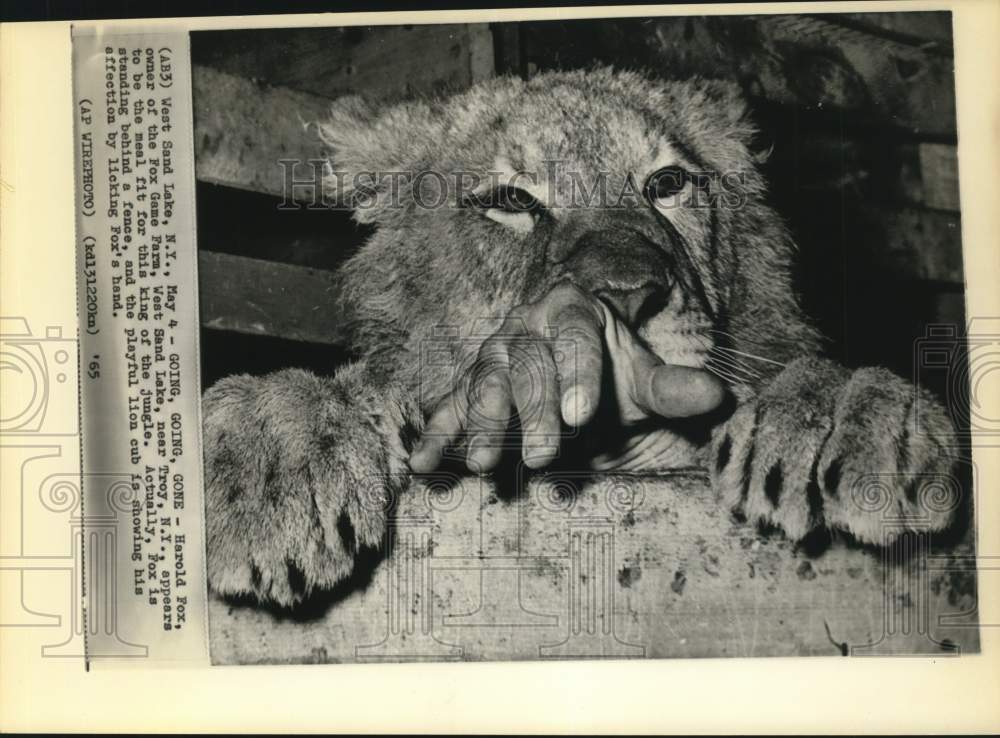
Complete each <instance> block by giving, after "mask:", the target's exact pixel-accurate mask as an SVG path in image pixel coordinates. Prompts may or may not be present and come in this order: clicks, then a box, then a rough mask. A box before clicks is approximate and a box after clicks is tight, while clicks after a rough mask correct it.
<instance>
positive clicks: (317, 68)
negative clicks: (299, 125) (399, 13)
mask: <svg viewBox="0 0 1000 738" xmlns="http://www.w3.org/2000/svg"><path fill="white" fill-rule="evenodd" d="M192 56H193V58H194V60H195V61H196V63H198V64H204V65H208V66H212V67H214V68H216V69H219V70H221V71H224V72H228V73H230V74H234V75H237V76H241V77H247V78H254V79H257V80H260V81H262V82H266V83H267V84H269V85H275V86H282V87H286V88H288V89H291V90H296V91H299V92H306V93H310V94H313V95H318V96H321V97H327V98H336V97H339V96H340V95H344V94H349V93H362V92H363V93H364V94H366V95H368V96H371V97H374V98H388V97H398V96H400V95H407V96H409V95H427V94H437V93H441V92H446V91H447V90H451V89H464V88H466V87H468V86H469V85H470V84H473V83H475V82H478V81H479V80H481V79H485V78H487V77H490V76H492V75H493V64H494V61H493V56H494V54H493V37H492V34H491V32H490V29H489V27H488V26H487V25H486V24H484V23H473V24H453V25H405V26H348V27H334V28H289V29H274V30H272V31H270V32H269V33H268V34H267V37H266V38H263V37H262V35H261V33H260V32H259V31H255V30H254V31H222V32H218V33H213V34H208V35H205V36H204V37H203V38H202V39H201V40H199V42H198V43H196V44H195V45H194V48H193V50H192Z"/></svg>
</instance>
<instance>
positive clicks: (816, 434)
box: [710, 359, 961, 543]
mask: <svg viewBox="0 0 1000 738" xmlns="http://www.w3.org/2000/svg"><path fill="white" fill-rule="evenodd" d="M915 399H917V400H919V402H915V401H914V400H915ZM954 439H955V434H954V429H953V426H952V424H951V422H950V420H949V419H948V417H947V415H946V413H945V411H944V409H943V408H942V407H941V406H940V404H939V403H938V402H937V401H936V400H934V399H933V398H932V397H931V396H930V395H928V394H926V393H925V392H923V391H921V390H917V389H915V388H914V387H913V386H912V385H910V384H909V383H907V382H904V381H903V380H901V379H900V378H898V377H897V376H895V375H894V374H892V373H890V372H889V371H887V370H884V369H860V370H857V371H855V372H853V373H851V372H849V371H847V370H845V369H843V368H841V367H839V366H837V365H836V364H834V363H832V362H828V361H824V360H820V359H800V360H797V361H795V362H793V363H792V364H789V365H788V367H787V368H786V369H785V370H784V371H783V372H782V373H781V374H780V375H778V377H776V378H775V380H774V381H773V382H772V383H771V384H770V385H768V386H767V387H766V388H765V389H764V391H763V392H762V393H761V394H760V395H759V396H758V397H757V398H756V400H755V401H753V402H751V403H748V404H746V405H744V406H742V407H740V408H739V409H737V411H736V412H735V413H734V414H733V416H732V417H731V418H730V419H729V421H728V422H727V423H726V425H725V426H724V427H723V428H722V429H720V431H719V432H717V433H716V434H715V437H714V440H713V445H712V455H711V457H710V473H711V474H712V476H713V483H714V487H715V489H716V491H717V493H718V494H719V495H720V496H721V497H722V499H723V500H724V502H725V504H726V505H727V506H728V507H729V508H730V509H731V510H732V511H733V512H734V513H735V514H737V515H742V516H744V517H745V518H746V519H748V520H749V521H750V522H753V523H763V524H769V525H774V526H777V527H779V528H781V529H782V530H784V532H785V533H786V534H787V535H788V536H789V537H790V538H792V539H795V540H799V539H802V538H803V537H805V536H806V534H808V533H810V532H811V531H812V530H814V529H816V528H819V527H827V528H831V529H838V530H843V531H847V532H848V533H850V534H852V535H853V536H854V537H856V538H857V539H859V540H861V541H865V542H868V543H885V542H887V540H888V537H891V536H892V535H895V534H896V533H898V532H899V531H900V530H902V529H907V528H909V529H919V530H940V529H942V528H945V527H947V526H948V524H949V523H950V522H951V521H952V519H953V517H954V513H955V510H956V508H957V507H958V503H959V501H960V497H961V494H960V485H959V484H958V483H957V482H956V481H955V478H954V476H953V474H952V466H953V458H954V457H953V456H952V454H951V452H950V449H951V448H953V446H954Z"/></svg>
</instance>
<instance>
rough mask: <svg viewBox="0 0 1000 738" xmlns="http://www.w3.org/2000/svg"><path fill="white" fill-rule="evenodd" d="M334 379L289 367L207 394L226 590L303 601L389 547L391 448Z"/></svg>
mask: <svg viewBox="0 0 1000 738" xmlns="http://www.w3.org/2000/svg"><path fill="white" fill-rule="evenodd" d="M331 381H333V380H329V379H323V378H319V377H316V376H314V375H311V374H308V373H306V372H302V371H298V370H288V371H283V372H277V373H275V374H272V375H269V376H267V377H262V378H258V377H249V376H239V377H228V378H226V379H224V380H223V381H221V382H219V383H218V384H216V385H215V386H214V387H212V388H211V389H210V390H208V392H206V394H205V398H204V448H205V473H206V478H205V483H206V507H207V511H206V513H207V514H206V520H207V525H208V529H207V534H208V546H207V550H208V575H209V584H210V586H211V587H212V589H213V590H214V591H216V592H218V593H219V594H222V595H226V596H234V597H248V596H249V597H252V598H254V599H256V600H258V601H261V602H269V603H272V604H275V605H278V606H280V607H293V606H295V605H297V604H299V603H300V602H302V601H303V600H306V599H307V598H309V597H310V595H312V594H313V593H314V592H317V591H322V590H329V589H330V588H332V587H333V586H335V585H336V584H337V583H338V582H340V581H342V580H343V579H345V578H346V577H348V576H349V575H350V573H351V572H352V570H353V568H354V560H355V558H356V555H357V552H358V551H359V549H360V548H361V547H379V546H380V545H381V542H382V539H383V536H384V532H385V528H386V508H387V503H388V500H389V499H390V491H389V489H388V488H387V480H388V479H389V477H388V475H385V474H378V470H379V469H381V468H383V467H384V466H385V463H386V462H385V456H386V453H385V445H386V444H385V441H384V439H383V438H382V437H381V436H380V434H379V433H377V432H376V431H375V429H371V428H370V423H369V424H368V425H369V428H368V429H366V428H365V426H364V425H363V424H361V423H359V422H357V421H358V419H357V418H356V417H354V415H355V414H356V413H354V412H352V408H351V406H350V404H348V403H344V402H340V401H338V398H339V397H341V396H342V393H338V392H336V391H332V390H334V389H335V388H331V387H330V386H329V384H330V382H331ZM347 428H351V431H350V432H346V431H347Z"/></svg>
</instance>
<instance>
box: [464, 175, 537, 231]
mask: <svg viewBox="0 0 1000 738" xmlns="http://www.w3.org/2000/svg"><path fill="white" fill-rule="evenodd" d="M467 202H468V203H469V204H472V205H475V206H477V207H479V208H482V210H483V211H484V215H485V216H486V217H487V218H489V219H490V220H494V221H496V222H497V223H500V224H501V225H505V226H507V227H509V228H513V229H514V230H516V231H521V232H524V233H526V232H527V231H530V230H531V229H532V228H534V227H535V220H536V218H537V216H538V212H539V210H540V209H541V207H542V206H541V203H539V202H538V200H537V199H535V198H534V197H533V196H532V195H531V194H529V193H527V192H525V191H524V190H522V189H520V188H519V187H508V186H506V185H501V186H500V187H496V188H494V189H492V190H490V191H488V192H482V193H478V194H475V195H472V196H471V197H470V198H469V199H468V200H467Z"/></svg>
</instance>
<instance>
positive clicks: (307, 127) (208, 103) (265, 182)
mask: <svg viewBox="0 0 1000 738" xmlns="http://www.w3.org/2000/svg"><path fill="white" fill-rule="evenodd" d="M192 78H193V95H194V111H195V115H194V148H195V176H196V177H197V178H198V179H199V180H201V181H203V182H210V183H213V184H220V185H225V186H227V187H236V188H239V189H242V190H251V191H254V192H266V193H269V194H272V195H278V196H283V195H284V194H285V178H286V176H287V175H286V168H285V167H283V166H282V164H281V162H282V161H287V162H296V161H298V162H302V165H301V166H299V167H298V169H296V170H295V171H294V176H295V177H296V178H297V179H308V178H312V177H313V176H314V175H313V170H312V169H311V168H310V167H309V166H308V165H307V164H306V162H308V161H310V160H317V161H318V160H322V159H323V158H324V152H323V147H322V145H321V144H320V139H319V137H318V135H317V133H316V129H315V125H314V124H315V122H316V121H317V120H320V119H321V118H322V117H323V116H324V115H325V114H326V110H327V107H328V105H329V104H330V102H329V100H325V99H323V98H319V97H316V96H314V95H308V94H304V93H300V92H294V91H292V90H288V89H284V88H280V87H270V86H267V85H261V84H258V83H255V82H252V81H251V80H250V79H247V78H244V77H237V76H234V75H231V74H226V73H224V72H219V71H216V70H215V69H211V68H208V67H197V66H196V67H194V69H193V72H192ZM286 166H288V167H291V166H292V165H291V164H288V165H286ZM288 171H290V172H291V170H290V169H289V170H288ZM321 171H322V170H321V169H317V170H316V172H317V176H318V174H319V173H321ZM311 192H312V194H311ZM295 194H296V195H298V196H299V197H300V198H307V201H312V200H313V198H315V201H316V202H319V200H320V192H319V190H318V188H316V189H315V190H312V191H310V190H308V189H306V188H304V187H300V188H298V190H297V191H296V192H295Z"/></svg>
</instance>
